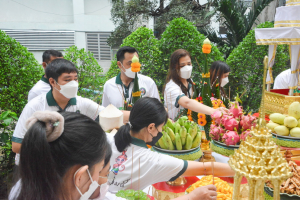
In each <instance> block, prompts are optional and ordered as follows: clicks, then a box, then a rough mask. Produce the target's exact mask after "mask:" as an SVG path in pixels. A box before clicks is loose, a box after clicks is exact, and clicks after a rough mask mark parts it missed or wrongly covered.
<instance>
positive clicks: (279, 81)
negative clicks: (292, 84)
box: [273, 69, 292, 89]
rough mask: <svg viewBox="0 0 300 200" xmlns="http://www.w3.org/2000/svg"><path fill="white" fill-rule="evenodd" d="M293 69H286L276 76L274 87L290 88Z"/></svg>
mask: <svg viewBox="0 0 300 200" xmlns="http://www.w3.org/2000/svg"><path fill="white" fill-rule="evenodd" d="M291 74H292V73H291V69H287V70H284V71H283V72H281V73H280V74H278V76H277V77H276V78H275V81H274V86H273V89H289V80H290V77H291Z"/></svg>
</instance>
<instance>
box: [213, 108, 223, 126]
mask: <svg viewBox="0 0 300 200" xmlns="http://www.w3.org/2000/svg"><path fill="white" fill-rule="evenodd" d="M222 116H223V113H222V112H221V111H219V110H217V111H215V112H214V113H213V114H212V115H211V118H212V119H213V120H214V121H215V123H216V124H217V125H219V124H221V119H222Z"/></svg>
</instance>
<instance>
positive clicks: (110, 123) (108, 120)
mask: <svg viewBox="0 0 300 200" xmlns="http://www.w3.org/2000/svg"><path fill="white" fill-rule="evenodd" d="M99 123H100V126H101V127H102V129H103V130H104V131H106V132H108V131H110V130H113V129H115V128H117V129H118V128H120V127H121V126H122V125H123V112H122V111H120V110H119V109H117V108H116V107H115V106H114V105H112V104H109V105H108V106H107V107H106V108H105V109H104V110H102V111H101V112H100V113H99Z"/></svg>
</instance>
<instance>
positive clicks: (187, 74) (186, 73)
mask: <svg viewBox="0 0 300 200" xmlns="http://www.w3.org/2000/svg"><path fill="white" fill-rule="evenodd" d="M192 69H193V66H191V65H186V66H184V67H181V68H180V77H181V78H183V79H189V78H191V75H192Z"/></svg>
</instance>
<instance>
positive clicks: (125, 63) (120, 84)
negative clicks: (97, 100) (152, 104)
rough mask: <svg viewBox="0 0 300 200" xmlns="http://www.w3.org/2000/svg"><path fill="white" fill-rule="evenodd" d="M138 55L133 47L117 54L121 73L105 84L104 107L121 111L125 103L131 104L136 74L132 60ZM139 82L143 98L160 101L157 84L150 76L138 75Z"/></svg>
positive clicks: (123, 49)
mask: <svg viewBox="0 0 300 200" xmlns="http://www.w3.org/2000/svg"><path fill="white" fill-rule="evenodd" d="M134 55H136V56H137V57H138V53H137V51H136V49H135V48H133V47H122V48H120V49H119V50H118V52H117V61H118V62H117V65H118V67H119V68H120V70H121V72H120V73H119V74H118V75H117V76H116V77H113V78H111V79H109V80H108V81H106V83H105V84H104V89H103V98H102V106H104V107H106V106H108V105H109V104H112V105H114V106H115V107H117V108H119V109H123V108H124V101H125V100H126V102H128V103H129V104H131V101H132V89H133V85H134V78H135V72H132V71H131V60H132V58H133V56H134ZM138 82H139V87H140V91H141V96H142V97H154V98H157V99H158V100H160V97H159V93H158V89H157V86H156V84H155V82H154V81H153V80H152V79H151V78H150V77H148V76H145V75H142V74H138Z"/></svg>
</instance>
